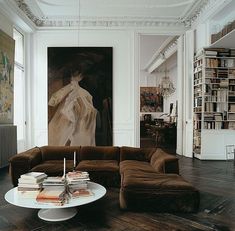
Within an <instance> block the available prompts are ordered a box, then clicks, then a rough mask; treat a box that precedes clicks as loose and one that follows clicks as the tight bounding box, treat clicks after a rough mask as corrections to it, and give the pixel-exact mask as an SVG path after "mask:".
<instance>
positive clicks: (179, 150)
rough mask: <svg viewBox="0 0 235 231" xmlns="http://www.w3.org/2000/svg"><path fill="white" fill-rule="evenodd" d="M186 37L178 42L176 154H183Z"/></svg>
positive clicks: (180, 38) (182, 37) (182, 36)
mask: <svg viewBox="0 0 235 231" xmlns="http://www.w3.org/2000/svg"><path fill="white" fill-rule="evenodd" d="M183 60H184V35H181V36H180V37H179V38H178V42H177V86H176V91H177V114H178V117H177V146H176V153H177V154H179V155H182V154H183V105H184V98H183V92H184V83H183V80H184V78H183V77H184V65H183Z"/></svg>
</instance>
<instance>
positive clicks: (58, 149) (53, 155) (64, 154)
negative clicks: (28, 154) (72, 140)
mask: <svg viewBox="0 0 235 231" xmlns="http://www.w3.org/2000/svg"><path fill="white" fill-rule="evenodd" d="M40 149H41V152H42V160H43V161H46V160H63V159H64V158H66V160H73V159H74V152H76V161H77V162H78V159H79V152H80V146H72V147H71V146H43V147H41V148H40Z"/></svg>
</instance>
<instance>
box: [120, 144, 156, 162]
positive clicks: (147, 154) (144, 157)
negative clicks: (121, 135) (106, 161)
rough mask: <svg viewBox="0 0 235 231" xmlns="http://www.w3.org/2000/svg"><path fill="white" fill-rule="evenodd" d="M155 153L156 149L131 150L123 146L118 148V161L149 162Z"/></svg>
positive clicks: (131, 148)
mask: <svg viewBox="0 0 235 231" xmlns="http://www.w3.org/2000/svg"><path fill="white" fill-rule="evenodd" d="M155 151H156V148H133V147H125V146H124V147H121V148H120V161H124V160H138V161H147V162H149V161H150V159H151V156H152V154H153V153H154V152H155Z"/></svg>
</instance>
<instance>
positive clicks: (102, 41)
mask: <svg viewBox="0 0 235 231" xmlns="http://www.w3.org/2000/svg"><path fill="white" fill-rule="evenodd" d="M132 41H133V35H132V33H131V32H127V31H112V30H111V31H103V30H96V31H94V30H82V31H81V32H80V34H79V41H78V32H77V31H76V30H54V31H39V32H37V33H35V35H34V49H33V50H34V65H33V66H34V71H33V75H32V81H31V84H32V92H31V93H32V116H31V118H33V119H32V134H33V140H32V145H39V146H40V145H45V144H47V143H48V135H47V102H48V99H47V47H56V46H58V47H66V46H78V45H79V46H98V47H99V46H100V47H106V46H108V47H113V128H114V129H113V131H114V145H117V144H121V143H122V141H124V140H125V142H124V143H125V144H126V145H130V146H134V145H135V139H134V136H135V134H134V106H133V105H135V104H134V92H135V89H134V88H135V84H134V76H133V71H132V70H133V55H132V54H133V47H132V46H133V45H132ZM78 42H79V44H78ZM127 135H128V137H129V138H128V139H127V138H126V136H127Z"/></svg>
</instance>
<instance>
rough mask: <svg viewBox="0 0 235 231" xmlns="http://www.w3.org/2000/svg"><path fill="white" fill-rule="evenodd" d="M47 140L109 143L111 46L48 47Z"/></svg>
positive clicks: (110, 142)
mask: <svg viewBox="0 0 235 231" xmlns="http://www.w3.org/2000/svg"><path fill="white" fill-rule="evenodd" d="M48 139H49V140H48V144H49V145H66V146H69V145H70V146H72V145H77V146H78V145H82V146H85V145H91V146H95V145H97V146H104V145H112V48H111V47H50V48H48Z"/></svg>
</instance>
